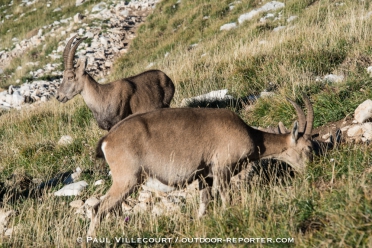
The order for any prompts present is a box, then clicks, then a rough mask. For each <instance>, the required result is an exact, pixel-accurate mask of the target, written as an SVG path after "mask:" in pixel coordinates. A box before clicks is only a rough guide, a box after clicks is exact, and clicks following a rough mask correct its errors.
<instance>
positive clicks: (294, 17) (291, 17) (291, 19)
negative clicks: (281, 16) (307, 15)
mask: <svg viewBox="0 0 372 248" xmlns="http://www.w3.org/2000/svg"><path fill="white" fill-rule="evenodd" d="M297 18H298V16H290V17H288V19H287V22H293V21H294V20H296V19H297Z"/></svg>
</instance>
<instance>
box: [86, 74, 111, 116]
mask: <svg viewBox="0 0 372 248" xmlns="http://www.w3.org/2000/svg"><path fill="white" fill-rule="evenodd" d="M82 81H83V83H84V87H83V89H82V91H81V95H82V96H83V98H84V101H85V103H86V104H87V105H88V107H89V108H90V109H92V108H94V106H95V105H96V104H99V103H101V102H102V101H103V99H104V97H105V94H102V87H103V85H101V84H99V83H97V82H96V80H94V79H93V78H92V77H91V76H90V75H89V74H88V73H86V74H84V75H83V78H82Z"/></svg>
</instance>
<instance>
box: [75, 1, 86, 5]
mask: <svg viewBox="0 0 372 248" xmlns="http://www.w3.org/2000/svg"><path fill="white" fill-rule="evenodd" d="M84 2H85V0H76V3H75V6H80V5H82V4H83V3H84Z"/></svg>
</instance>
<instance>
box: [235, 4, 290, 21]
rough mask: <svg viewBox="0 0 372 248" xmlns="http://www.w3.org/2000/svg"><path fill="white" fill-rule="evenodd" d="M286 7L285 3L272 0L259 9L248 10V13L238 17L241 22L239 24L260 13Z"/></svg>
mask: <svg viewBox="0 0 372 248" xmlns="http://www.w3.org/2000/svg"><path fill="white" fill-rule="evenodd" d="M284 7H285V4H284V3H281V2H277V1H271V2H268V3H266V4H265V5H264V6H262V7H260V8H258V9H254V10H251V11H250V12H248V13H245V14H243V15H240V16H239V18H238V22H239V24H241V23H243V22H245V21H249V20H251V19H252V18H253V17H255V16H256V15H258V14H259V13H262V12H267V11H275V10H278V9H281V8H284Z"/></svg>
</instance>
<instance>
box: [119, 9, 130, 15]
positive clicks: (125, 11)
mask: <svg viewBox="0 0 372 248" xmlns="http://www.w3.org/2000/svg"><path fill="white" fill-rule="evenodd" d="M119 14H120V15H122V16H124V17H128V16H129V11H128V10H127V9H125V10H123V11H121V12H120V13H119Z"/></svg>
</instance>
